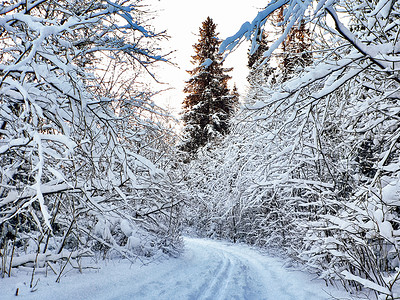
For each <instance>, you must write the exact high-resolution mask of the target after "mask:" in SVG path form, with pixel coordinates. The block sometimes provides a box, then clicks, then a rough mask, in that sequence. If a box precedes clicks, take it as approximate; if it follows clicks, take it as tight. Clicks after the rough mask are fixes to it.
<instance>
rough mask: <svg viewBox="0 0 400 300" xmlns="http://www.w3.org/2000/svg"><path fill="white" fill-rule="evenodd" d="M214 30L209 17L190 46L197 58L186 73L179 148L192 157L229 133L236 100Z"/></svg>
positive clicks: (212, 22)
mask: <svg viewBox="0 0 400 300" xmlns="http://www.w3.org/2000/svg"><path fill="white" fill-rule="evenodd" d="M216 27H217V26H216V24H215V23H214V21H213V20H212V19H211V18H210V17H208V18H207V19H206V20H205V21H204V22H203V23H202V27H200V29H199V31H200V38H199V41H198V43H196V44H195V45H194V46H193V48H194V50H195V53H196V54H195V55H194V56H193V57H192V58H193V61H192V62H193V64H195V65H196V67H195V68H194V69H193V70H191V71H188V72H189V74H190V75H191V76H192V77H191V78H190V79H189V80H188V81H187V85H186V87H185V89H184V92H185V93H187V94H188V95H187V96H186V98H185V100H184V101H183V116H182V120H183V123H184V128H183V142H182V146H181V148H182V149H183V150H184V151H187V152H191V153H194V152H195V151H196V150H197V149H198V148H199V147H201V146H204V145H205V144H207V143H208V142H210V141H211V140H213V139H215V138H216V137H218V136H221V135H225V134H227V133H228V132H229V120H230V118H231V116H232V115H233V113H234V111H235V106H236V105H237V103H236V102H237V100H238V99H237V95H232V94H231V92H230V90H229V88H228V85H227V83H228V80H229V79H230V76H229V75H227V73H228V72H229V71H231V70H232V69H227V68H223V67H222V65H223V62H222V55H221V54H219V53H218V47H219V45H220V44H221V41H220V40H219V39H218V37H217V36H218V33H217V32H216Z"/></svg>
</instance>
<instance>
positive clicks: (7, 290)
mask: <svg viewBox="0 0 400 300" xmlns="http://www.w3.org/2000/svg"><path fill="white" fill-rule="evenodd" d="M185 245H186V246H185V252H184V253H183V254H182V256H181V257H179V258H176V259H169V260H164V261H162V262H159V263H151V264H148V265H145V266H141V265H139V264H137V265H136V264H133V265H132V264H130V263H128V262H124V261H122V262H121V261H113V262H108V263H106V264H103V265H102V268H101V269H100V270H99V271H96V272H94V271H88V270H86V271H85V272H84V273H83V274H79V273H74V272H69V273H67V274H66V275H65V276H64V277H62V278H61V282H60V283H56V282H55V275H52V276H48V277H44V276H43V274H41V277H42V278H41V279H40V281H39V283H38V285H37V290H36V291H35V292H30V289H28V286H29V281H30V274H25V273H24V272H22V271H18V272H14V276H12V277H11V278H4V279H0V291H1V292H0V299H7V300H8V299H41V300H43V299H96V300H101V299H157V300H160V299H269V300H289V299H290V300H302V299H303V300H322V299H332V296H336V297H340V296H343V295H344V294H343V292H339V291H337V290H335V289H334V288H329V287H326V286H325V284H324V282H322V281H319V280H314V279H313V277H312V276H311V275H309V274H306V273H303V272H299V271H294V270H290V269H287V268H285V267H284V266H283V265H284V262H283V261H282V260H280V259H278V258H274V257H270V256H265V255H263V254H261V253H260V252H258V251H257V250H254V249H252V248H250V247H248V246H245V245H237V244H229V243H224V242H218V241H212V240H205V239H194V238H186V239H185ZM17 288H19V296H18V297H15V291H16V289H17ZM340 294H341V295H340Z"/></svg>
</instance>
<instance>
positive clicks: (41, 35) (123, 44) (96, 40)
mask: <svg viewBox="0 0 400 300" xmlns="http://www.w3.org/2000/svg"><path fill="white" fill-rule="evenodd" d="M138 2H139V1H136V0H134V1H115V2H113V1H102V0H96V1H86V0H83V1H52V0H47V1H33V0H29V1H7V2H4V3H2V4H1V5H0V35H1V47H0V58H1V64H0V76H1V81H0V116H1V117H0V157H1V159H0V182H1V185H0V226H1V231H0V233H1V235H0V248H1V249H2V250H1V254H2V255H1V261H2V266H1V267H0V269H1V273H2V274H3V275H4V274H6V273H9V272H10V270H11V268H10V267H14V266H19V265H29V266H33V267H39V265H38V264H37V262H38V257H39V256H43V257H44V258H43V260H42V262H43V263H47V262H49V263H51V261H57V260H58V259H60V258H70V259H72V258H78V257H80V256H83V255H91V254H92V253H93V252H95V251H96V250H99V249H101V250H102V251H103V253H107V254H110V253H115V252H117V253H119V255H122V256H125V257H128V258H132V257H135V256H136V255H146V256H150V255H154V254H156V253H157V252H158V251H160V250H162V251H163V252H164V253H169V254H176V253H177V252H178V251H179V248H180V239H179V220H178V218H177V216H178V211H179V206H180V205H179V203H180V202H181V196H180V192H179V189H178V186H177V185H176V184H175V183H174V181H175V180H174V179H173V176H170V174H168V170H167V169H165V164H164V165H163V163H162V162H163V161H165V159H164V156H165V155H168V153H167V149H169V148H170V147H169V146H168V145H169V143H168V142H167V140H168V139H171V138H172V137H171V133H170V132H168V130H166V129H164V127H163V126H162V123H163V119H165V118H167V116H166V113H165V112H163V111H162V110H161V109H159V108H157V107H156V106H155V105H154V104H153V103H151V100H150V98H149V93H147V92H145V90H140V87H135V86H136V85H135V78H136V77H137V76H138V75H139V74H140V73H141V72H142V70H144V69H147V68H148V67H149V65H150V64H151V63H152V62H156V61H165V60H166V59H165V57H163V56H162V55H161V54H159V53H157V47H153V46H152V44H153V43H154V42H155V41H157V40H158V39H159V38H162V37H163V33H161V34H157V33H154V32H152V31H150V29H149V28H148V26H146V25H145V23H144V21H145V12H143V11H141V10H140V6H139V5H138ZM109 250H112V251H109ZM32 253H33V254H35V253H36V255H33V256H32V255H31V254H32ZM17 256H19V257H18V258H17Z"/></svg>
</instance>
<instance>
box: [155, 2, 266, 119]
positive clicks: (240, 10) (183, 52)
mask: <svg viewBox="0 0 400 300" xmlns="http://www.w3.org/2000/svg"><path fill="white" fill-rule="evenodd" d="M147 2H148V3H149V4H150V6H151V7H150V8H151V10H154V9H155V10H157V11H158V13H157V14H158V17H156V18H155V20H154V25H155V26H156V29H157V30H158V31H162V30H167V32H168V35H170V36H171V38H170V39H169V41H168V42H165V43H163V44H162V45H161V46H163V47H164V49H165V50H166V52H168V51H169V50H176V52H175V53H174V54H173V55H172V56H171V58H172V61H173V62H174V63H176V64H177V65H178V66H179V69H178V68H176V67H171V66H167V65H166V64H163V65H162V66H160V68H159V69H157V70H154V71H155V73H156V74H157V75H158V78H159V80H160V81H163V82H167V83H169V85H170V86H171V87H172V88H173V90H171V91H167V92H164V93H163V94H161V95H158V96H157V97H156V98H155V101H156V102H157V104H159V105H162V106H164V107H165V106H168V107H170V108H171V109H172V110H173V112H174V113H175V114H176V115H177V113H178V112H179V111H180V108H181V105H182V101H183V100H184V98H185V94H184V93H183V92H182V90H183V88H184V86H185V81H186V80H188V79H189V74H188V73H187V72H186V70H192V69H193V68H194V65H192V64H191V56H192V55H194V49H193V44H194V43H196V42H197V41H198V36H197V35H198V32H199V27H200V26H201V23H202V22H203V21H204V20H205V19H206V18H207V17H208V16H209V17H211V18H212V19H213V20H214V23H216V24H217V32H219V36H218V37H219V38H220V39H224V38H226V37H229V36H231V35H233V34H235V33H236V32H237V31H238V30H239V28H240V27H241V25H242V24H243V23H244V22H246V21H252V20H253V18H254V17H255V16H256V15H257V12H258V11H259V10H260V9H261V8H262V7H264V6H265V5H266V4H267V3H268V1H267V0H199V1H189V0H159V1H155V0H152V1H147ZM248 47H249V44H248V43H244V44H242V46H241V47H240V48H239V49H238V50H236V51H235V52H234V53H233V54H231V55H230V56H229V57H228V58H227V60H226V62H225V64H224V67H233V68H234V70H233V71H232V72H231V73H230V75H231V76H232V79H231V80H230V86H233V83H236V85H237V86H238V89H239V92H240V93H244V92H245V90H246V76H247V74H248V69H247V66H246V65H247V50H248Z"/></svg>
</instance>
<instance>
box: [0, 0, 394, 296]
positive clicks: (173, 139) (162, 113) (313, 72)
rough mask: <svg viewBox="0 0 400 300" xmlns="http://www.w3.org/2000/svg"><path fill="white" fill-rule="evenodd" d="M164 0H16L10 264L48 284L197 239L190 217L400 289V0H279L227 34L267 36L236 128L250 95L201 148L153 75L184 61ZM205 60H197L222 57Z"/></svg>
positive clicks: (1, 12) (5, 17) (368, 283)
mask: <svg viewBox="0 0 400 300" xmlns="http://www.w3.org/2000/svg"><path fill="white" fill-rule="evenodd" d="M243 5H246V2H243ZM210 9H212V8H210ZM148 10H151V7H147V6H144V5H142V1H140V0H115V1H110V0H80V1H76V0H63V1H54V0H23V1H20V0H10V1H2V2H0V37H1V39H0V43H1V47H0V78H1V79H0V276H1V277H3V278H5V277H10V276H15V275H14V274H16V272H17V270H24V271H27V272H29V274H31V279H30V283H29V284H30V288H31V289H32V290H34V289H35V285H36V284H37V280H38V277H40V276H42V275H43V273H44V270H46V271H45V273H46V274H47V270H49V269H50V270H51V271H50V272H52V273H54V275H55V276H56V278H57V280H58V281H60V278H61V277H62V276H63V274H64V273H65V272H66V270H67V269H71V268H72V269H77V270H79V271H81V272H85V267H86V265H85V262H86V259H85V258H86V257H91V258H95V261H101V260H102V259H121V258H123V259H126V260H129V261H132V262H133V261H136V260H140V261H142V262H149V261H152V260H156V259H158V258H160V257H163V258H166V257H179V256H180V255H183V254H182V253H184V243H183V239H182V236H183V232H190V233H191V234H195V235H197V236H201V237H208V238H214V239H223V240H228V241H231V242H233V243H239V242H240V243H247V244H249V245H252V246H256V247H258V248H261V249H264V250H268V251H271V252H273V253H275V254H279V255H280V256H281V257H285V258H287V259H289V260H290V261H291V264H292V265H295V266H296V267H297V268H300V269H302V270H306V271H307V272H309V273H311V274H313V275H315V276H316V277H318V278H321V279H323V280H325V281H326V282H327V283H328V284H332V285H335V286H339V285H340V286H342V288H344V289H345V290H346V291H348V292H349V295H350V294H351V295H353V296H355V295H357V296H360V297H364V298H367V299H375V298H376V299H399V298H400V288H399V282H400V269H399V267H400V252H399V251H400V249H399V246H400V245H399V242H400V209H399V207H400V160H399V159H400V150H399V139H400V126H399V121H400V120H399V119H400V106H399V102H398V101H400V98H399V95H400V77H399V76H400V75H399V74H400V73H399V71H400V26H399V25H400V2H399V1H396V0H353V1H348V0H304V1H301V0H275V1H271V2H270V3H269V2H268V1H266V3H265V8H264V9H262V10H261V11H260V12H259V13H258V15H257V16H256V17H255V18H254V20H253V21H252V22H247V23H245V24H243V25H242V26H241V28H240V30H239V31H238V32H237V33H234V32H232V34H233V35H232V36H231V37H229V38H227V39H225V40H223V41H219V42H218V43H214V44H213V50H212V51H214V50H215V51H217V52H218V53H217V54H215V55H214V56H213V57H214V59H215V60H219V59H220V58H221V57H223V56H226V55H229V53H230V52H231V51H234V50H235V48H237V47H239V46H240V44H241V43H242V42H243V41H245V40H247V41H250V44H251V46H250V50H249V63H248V65H249V68H250V72H249V76H248V84H249V89H248V91H247V93H246V94H245V95H241V99H242V103H241V108H240V109H235V115H234V116H233V117H231V119H230V124H229V129H228V125H227V124H226V123H225V122H226V115H230V114H231V113H232V112H233V108H232V109H231V108H230V109H229V110H227V111H229V114H228V113H227V112H226V113H222V114H221V110H220V111H219V112H217V113H215V114H216V116H214V115H208V116H207V118H203V119H209V120H212V122H213V123H212V124H213V126H214V127H215V128H217V127H218V125H219V124H220V123H219V122H220V121H221V120H223V122H224V124H223V125H224V129H223V135H221V134H212V135H210V136H212V138H208V137H206V138H205V139H204V138H203V139H202V142H201V143H200V145H199V146H198V148H197V149H193V147H192V146H191V148H190V153H187V152H185V149H182V147H180V146H179V145H182V140H183V142H185V140H184V139H185V138H187V137H181V136H180V134H179V132H178V131H174V130H173V129H172V128H173V126H171V124H174V122H176V120H175V118H174V117H173V116H171V115H170V114H169V113H168V112H167V111H166V110H164V109H163V108H161V107H159V106H157V105H156V104H154V103H153V102H152V95H153V94H154V91H152V90H151V89H149V88H148V85H144V84H141V82H142V78H143V76H147V77H150V78H154V80H157V73H156V71H154V70H156V69H153V68H152V65H153V64H159V63H164V64H169V63H170V59H169V55H168V53H165V52H164V51H163V49H162V48H161V47H160V46H159V43H160V41H161V40H164V39H168V36H167V32H164V31H161V32H158V31H155V30H154V28H153V27H152V26H151V17H149V15H148ZM250 17H251V16H249V18H250ZM199 25H200V24H199ZM238 25H240V24H238ZM215 45H218V46H219V50H218V49H216V46H215ZM196 47H197V48H196V49H200V46H196ZM198 53H201V51H200V50H199V52H198ZM198 53H197V54H198ZM206 58H207V59H206ZM197 61H198V62H199V65H198V66H196V68H195V70H194V71H192V73H191V75H193V77H192V78H196V77H195V76H197V78H200V77H201V76H204V75H207V72H211V71H210V70H211V69H212V68H213V66H215V65H221V64H222V62H220V61H218V62H215V63H214V64H213V59H212V58H211V59H210V58H209V57H204V59H197ZM197 72H198V73H197ZM221 72H222V71H221ZM218 74H219V76H220V77H219V78H222V79H221V81H222V82H223V84H224V86H223V87H224V95H225V96H224V97H227V98H229V99H233V98H234V99H236V98H235V97H236V96H235V93H232V94H230V93H229V91H227V90H226V80H227V78H228V76H226V75H221V74H222V73H218ZM202 78H203V77H202ZM204 78H206V77H204ZM193 81H195V79H194V80H193ZM216 81H218V80H216V79H215V80H211V82H213V84H215V82H216ZM202 82H203V83H204V82H206V80H202ZM188 90H189V89H188ZM210 90H211V89H208V91H210ZM215 90H217V89H215ZM193 91H198V90H197V89H196V88H195V87H194V88H192V87H191V88H190V92H193ZM226 95H229V97H228V96H226ZM232 95H234V96H232ZM219 96H220V95H219ZM219 96H215V97H219ZM213 97H214V96H213ZM188 99H189V98H188ZM191 99H192V98H191ZM193 99H195V97H193ZM218 99H219V100H218V101H220V102H221V98H218ZM181 100H182V101H183V99H181ZM220 102H219V103H220ZM221 105H222V104H221ZM191 107H192V108H193V107H195V108H196V109H198V108H201V107H200V105H198V104H190V105H188V106H187V108H191ZM232 107H233V105H232ZM193 111H194V110H193ZM199 111H201V113H202V114H203V113H204V110H199ZM218 113H219V115H217V114H218ZM185 114H186V116H191V115H194V113H193V112H191V111H190V110H188V111H186V112H185ZM202 122H203V121H202ZM195 125H196V124H195ZM196 126H197V125H196ZM193 128H196V127H195V126H194V125H193V124H191V127H190V130H191V132H194V133H196V130H193ZM198 128H200V127H198ZM204 128H207V130H209V129H208V128H210V126H209V125H205V127H204ZM183 131H185V130H183ZM207 139H208V140H207ZM203 141H208V142H206V144H205V145H204V146H202V145H203V144H204V142H203ZM191 145H194V143H192V144H191ZM196 145H197V144H196ZM196 249H198V248H196ZM2 280H4V279H1V278H0V286H1V281H2Z"/></svg>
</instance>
